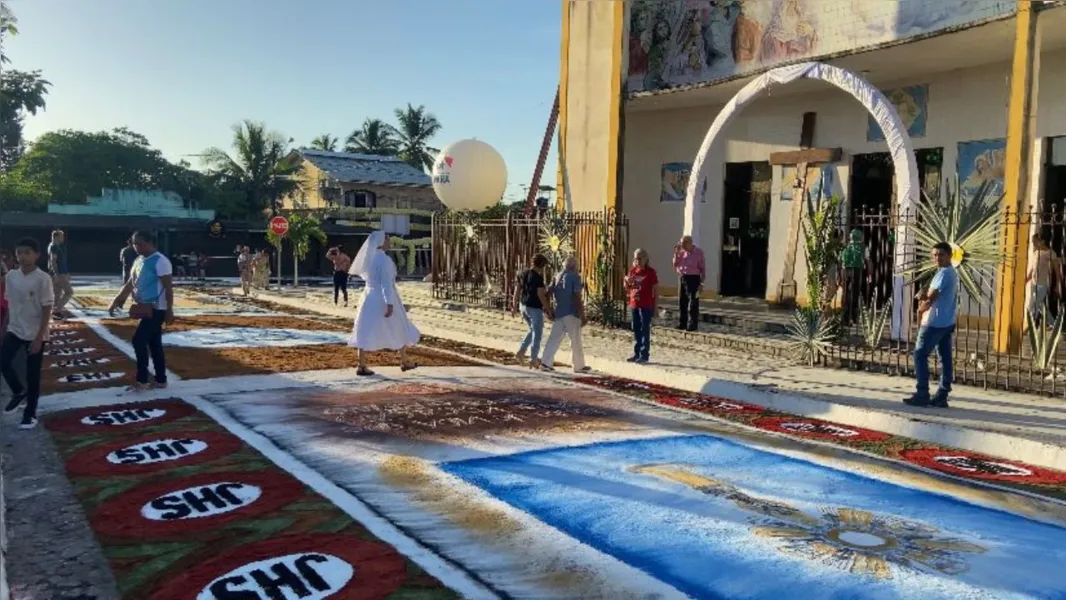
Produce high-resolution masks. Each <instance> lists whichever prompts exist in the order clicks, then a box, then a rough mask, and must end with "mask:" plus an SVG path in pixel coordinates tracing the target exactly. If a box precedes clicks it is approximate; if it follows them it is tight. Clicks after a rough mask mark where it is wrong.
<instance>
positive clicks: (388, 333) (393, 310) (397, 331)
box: [348, 231, 420, 377]
mask: <svg viewBox="0 0 1066 600" xmlns="http://www.w3.org/2000/svg"><path fill="white" fill-rule="evenodd" d="M390 246H391V242H390V241H389V238H388V236H386V235H385V234H384V233H383V232H381V231H375V232H374V233H371V234H370V237H368V238H367V240H366V242H365V243H364V244H363V247H362V248H360V249H359V253H358V254H356V255H355V260H353V261H352V266H351V270H349V273H350V274H352V275H358V276H359V277H361V278H362V279H363V281H365V282H366V289H365V290H364V292H363V300H362V302H360V303H359V308H357V309H356V310H355V323H354V324H353V326H352V338H351V340H350V341H349V342H348V345H349V346H351V347H352V348H356V349H358V350H359V367H358V370H357V371H356V374H357V375H359V376H360V377H368V376H370V375H373V374H374V372H373V371H371V370H370V369H368V368H367V366H366V353H367V352H376V351H378V350H398V351H399V352H400V370H401V371H410V370H411V369H414V368H415V367H417V366H418V365H416V364H414V363H413V362H411V361H409V360H408V358H407V347H408V346H414V345H415V344H417V343H418V340H419V338H420V336H419V333H418V329H416V328H415V326H414V325H412V324H411V322H410V321H409V320H408V319H407V312H406V311H405V310H404V308H403V302H402V301H401V300H400V294H399V292H398V291H397V289H396V264H395V263H393V262H392V259H391V258H389V255H388V254H386V253H385V251H386V250H388V249H389V248H390Z"/></svg>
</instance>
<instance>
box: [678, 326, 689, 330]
mask: <svg viewBox="0 0 1066 600" xmlns="http://www.w3.org/2000/svg"><path fill="white" fill-rule="evenodd" d="M677 330H678V331H688V325H678V326H677Z"/></svg>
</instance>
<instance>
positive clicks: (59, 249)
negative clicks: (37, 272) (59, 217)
mask: <svg viewBox="0 0 1066 600" xmlns="http://www.w3.org/2000/svg"><path fill="white" fill-rule="evenodd" d="M48 270H49V271H51V272H52V285H53V288H54V289H55V293H56V302H55V306H54V307H53V309H52V310H53V312H55V313H59V312H60V311H62V310H63V309H64V308H65V307H66V305H67V302H70V299H71V298H73V297H74V288H73V287H71V285H70V268H69V267H68V266H67V234H66V233H64V232H63V231H62V230H60V229H57V230H55V231H53V232H52V243H51V244H48Z"/></svg>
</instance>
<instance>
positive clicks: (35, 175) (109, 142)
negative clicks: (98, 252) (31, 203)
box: [9, 128, 194, 204]
mask: <svg viewBox="0 0 1066 600" xmlns="http://www.w3.org/2000/svg"><path fill="white" fill-rule="evenodd" d="M188 171H189V169H185V168H183V167H180V166H178V165H174V164H172V163H170V162H168V161H167V159H166V158H164V157H163V154H162V153H161V152H160V151H159V150H156V149H155V148H152V147H151V145H149V143H148V140H147V139H146V138H145V137H144V136H143V135H141V134H139V133H136V132H134V131H130V130H129V129H126V128H118V129H114V130H112V131H98V132H87V131H72V130H60V131H52V132H49V133H46V134H44V135H42V136H40V137H39V138H37V141H36V142H34V144H33V147H32V148H31V149H30V151H29V152H27V153H26V154H25V156H23V157H22V159H21V160H20V161H19V162H18V164H17V165H16V166H15V167H14V168H13V169H12V170H11V171H10V173H9V175H10V176H11V177H12V179H13V180H17V181H20V182H22V183H23V184H24V185H25V186H29V187H30V188H32V189H36V190H40V191H41V193H43V194H44V196H45V197H46V198H48V201H50V202H55V203H57V204H84V203H85V200H86V197H87V196H95V195H98V194H99V193H100V190H102V189H104V188H114V189H133V190H153V189H162V190H170V191H174V192H177V193H178V194H180V195H181V196H183V197H188V196H189V194H190V191H191V188H192V187H193V186H192V184H193V183H194V180H193V179H192V178H191V176H188V175H187V174H186V172H188Z"/></svg>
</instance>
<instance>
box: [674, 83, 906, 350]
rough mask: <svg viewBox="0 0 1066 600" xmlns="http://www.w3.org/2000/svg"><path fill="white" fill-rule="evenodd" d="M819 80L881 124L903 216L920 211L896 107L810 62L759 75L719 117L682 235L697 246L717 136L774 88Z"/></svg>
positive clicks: (691, 186) (695, 169)
mask: <svg viewBox="0 0 1066 600" xmlns="http://www.w3.org/2000/svg"><path fill="white" fill-rule="evenodd" d="M801 78H807V79H818V80H821V81H825V82H826V83H831V84H833V85H835V86H837V87H838V88H840V89H842V90H844V91H845V92H847V93H849V94H851V95H852V96H853V97H854V98H855V99H856V100H858V101H859V103H860V104H862V105H863V106H864V107H865V108H866V110H867V111H869V113H870V115H871V116H872V117H873V118H874V120H875V121H877V124H878V125H879V126H880V127H881V130H882V131H883V132H884V134H885V141H886V142H887V144H888V151H889V154H890V155H891V156H892V163H893V165H894V166H895V170H896V199H897V202H898V203H899V208H900V209H901V210H902V211H903V212H902V214H904V215H909V216H910V217H911V218H913V214H912V213H913V209H914V207H915V206H916V205H917V200H918V193H919V185H918V163H917V161H916V160H915V158H914V147H913V146H912V145H911V139H910V136H909V135H908V134H907V128H906V127H905V126H904V125H903V122H902V121H901V120H900V118H899V114H898V113H897V112H896V109H895V107H894V106H892V103H891V102H889V101H888V99H887V98H885V95H884V94H882V93H881V90H879V89H877V88H876V87H874V86H872V85H870V83H869V82H868V81H866V80H865V79H863V78H862V77H861V76H859V75H858V74H856V73H853V72H851V71H848V70H847V69H842V68H840V67H835V66H833V65H827V64H823V63H817V62H807V63H801V64H797V65H790V66H786V67H779V68H777V69H773V70H772V71H768V72H767V73H764V74H762V75H760V76H759V77H757V78H755V79H754V80H753V81H751V82H750V83H749V84H748V85H746V86H744V87H743V88H741V90H740V91H739V92H737V94H736V95H735V96H733V98H732V99H731V100H730V101H729V103H728V104H726V105H725V108H723V109H722V111H721V112H719V113H718V116H717V117H716V118H715V120H714V122H713V123H712V124H711V128H710V129H709V130H708V131H707V136H706V137H704V138H703V144H702V145H701V146H700V150H699V153H698V154H697V155H696V160H695V161H694V162H693V164H692V176H691V177H689V180H688V189H687V190H686V193H685V229H684V235H690V236H692V240H693V242H694V243H696V244H697V245H698V244H699V238H700V205H701V204H702V203H703V201H704V197H703V196H704V195H705V194H706V193H707V189H708V181H707V179H708V176H709V175H710V165H709V164H708V162H707V158H708V157H709V156H710V155H711V151H712V150H713V149H714V145H715V142H716V141H717V140H718V137H719V134H720V133H721V132H722V131H723V130H725V128H726V127H727V126H728V125H729V123H730V122H731V121H732V120H733V118H734V117H736V115H737V114H738V113H739V112H740V110H741V109H743V108H744V107H745V106H746V105H748V104H749V103H751V102H752V101H753V100H755V99H756V98H757V97H759V96H760V95H761V94H763V93H764V92H765V91H766V90H768V89H769V88H770V87H772V86H774V85H777V84H781V83H789V82H792V81H796V80H797V79H801ZM720 188H721V186H718V187H716V188H712V190H713V191H712V194H720V193H721V192H720V191H718V190H719V189H720ZM907 220H909V219H900V222H899V225H898V229H897V231H896V256H895V262H896V269H895V271H896V273H900V272H902V271H903V270H904V269H905V268H906V256H905V255H904V253H903V248H905V247H909V246H910V241H911V240H910V233H909V231H910V229H909V228H908V227H907V222H906V221H907ZM903 292H904V281H903V277H902V276H900V275H897V276H896V277H895V278H894V280H893V282H892V299H893V302H892V308H893V310H892V337H893V338H896V339H898V338H899V337H900V335H901V332H902V331H904V330H906V329H907V327H908V321H909V315H910V311H909V308H908V307H909V305H910V296H909V294H904V293H903Z"/></svg>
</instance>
